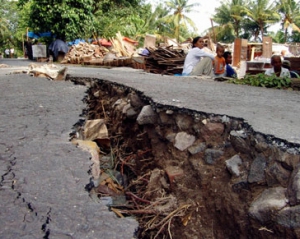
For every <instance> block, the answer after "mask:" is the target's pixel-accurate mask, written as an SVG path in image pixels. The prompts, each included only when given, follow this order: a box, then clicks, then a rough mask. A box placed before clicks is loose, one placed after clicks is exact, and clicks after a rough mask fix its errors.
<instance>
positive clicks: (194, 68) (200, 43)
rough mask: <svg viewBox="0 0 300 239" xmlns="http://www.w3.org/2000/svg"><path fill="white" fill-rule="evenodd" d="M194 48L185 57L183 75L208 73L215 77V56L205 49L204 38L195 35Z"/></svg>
mask: <svg viewBox="0 0 300 239" xmlns="http://www.w3.org/2000/svg"><path fill="white" fill-rule="evenodd" d="M192 47H193V48H192V49H191V50H190V51H189V52H188V54H187V55H186V57H185V60H184V65H183V71H182V75H183V76H197V75H208V76H211V77H213V75H214V74H213V64H212V60H214V58H215V56H214V55H213V54H211V53H208V52H206V51H204V50H203V48H204V39H203V38H202V37H200V36H198V37H195V38H194V39H193V42H192Z"/></svg>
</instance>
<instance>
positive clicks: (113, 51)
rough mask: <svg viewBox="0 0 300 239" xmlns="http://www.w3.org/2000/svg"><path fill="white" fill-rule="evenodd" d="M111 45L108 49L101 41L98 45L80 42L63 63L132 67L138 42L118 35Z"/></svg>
mask: <svg viewBox="0 0 300 239" xmlns="http://www.w3.org/2000/svg"><path fill="white" fill-rule="evenodd" d="M110 43H111V45H112V47H109V48H107V47H106V46H103V45H101V44H100V43H99V41H97V42H96V44H90V43H86V42H80V43H79V44H77V45H73V46H72V47H71V48H70V50H69V52H68V53H67V54H66V56H65V57H64V59H63V60H62V61H61V63H62V64H83V65H104V66H128V65H131V64H132V59H131V56H132V55H133V54H134V53H135V50H136V49H135V46H136V45H137V42H136V41H134V40H131V39H129V38H127V37H123V36H122V35H121V34H120V33H117V34H116V38H112V39H110Z"/></svg>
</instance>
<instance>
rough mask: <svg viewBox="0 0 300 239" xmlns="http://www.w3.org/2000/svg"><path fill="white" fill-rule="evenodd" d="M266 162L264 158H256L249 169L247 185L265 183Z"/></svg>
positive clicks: (260, 156)
mask: <svg viewBox="0 0 300 239" xmlns="http://www.w3.org/2000/svg"><path fill="white" fill-rule="evenodd" d="M266 165H267V161H266V159H265V157H264V156H262V155H259V156H257V157H256V158H255V159H254V160H253V162H252V164H251V167H250V172H249V176H248V182H249V183H262V182H263V181H265V169H266Z"/></svg>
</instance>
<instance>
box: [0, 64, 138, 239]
mask: <svg viewBox="0 0 300 239" xmlns="http://www.w3.org/2000/svg"><path fill="white" fill-rule="evenodd" d="M1 63H3V61H1V60H0V64H1ZM5 63H6V64H9V65H16V69H18V68H19V67H20V66H22V64H24V65H25V66H27V65H28V61H12V60H11V61H6V62H5ZM13 69H14V67H10V68H3V69H0V90H1V95H0V98H1V100H0V104H1V107H0V114H1V118H0V175H1V179H0V180H1V181H0V224H1V227H0V238H1V239H21V238H22V239H25V238H26V239H34V238H39V239H41V238H55V239H65V238H76V239H83V238H103V239H114V238H128V239H131V238H133V235H134V232H135V229H136V228H137V226H138V224H137V222H136V221H135V220H134V219H132V218H124V219H118V218H117V217H116V215H115V214H114V213H113V212H110V211H108V208H107V206H106V203H105V201H102V202H101V203H97V202H94V201H93V200H92V199H90V197H89V196H88V193H87V192H86V191H85V190H84V187H85V185H86V184H87V183H88V182H89V175H88V173H87V171H88V170H89V167H90V164H91V162H90V160H89V157H90V155H89V154H88V153H86V152H83V151H81V150H80V149H78V148H76V147H75V146H74V145H72V144H71V143H70V142H69V133H70V132H71V131H72V126H73V124H75V123H76V122H77V121H78V120H79V119H80V114H81V113H82V110H83V108H84V107H85V106H84V104H83V102H82V98H83V96H84V94H85V91H86V87H84V86H80V85H74V84H73V83H71V82H54V81H48V80H46V79H42V78H33V77H30V76H27V75H25V74H12V75H6V74H7V72H11V71H12V70H13Z"/></svg>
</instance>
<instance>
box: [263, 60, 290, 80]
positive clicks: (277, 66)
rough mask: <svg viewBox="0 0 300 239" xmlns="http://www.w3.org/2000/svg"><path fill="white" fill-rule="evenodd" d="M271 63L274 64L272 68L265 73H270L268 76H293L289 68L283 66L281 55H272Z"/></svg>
mask: <svg viewBox="0 0 300 239" xmlns="http://www.w3.org/2000/svg"><path fill="white" fill-rule="evenodd" d="M271 65H272V68H270V69H267V70H266V71H265V75H268V76H272V75H275V76H277V77H289V78H291V74H290V71H289V70H288V69H286V68H283V67H282V61H281V56H280V55H273V56H272V57H271Z"/></svg>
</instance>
